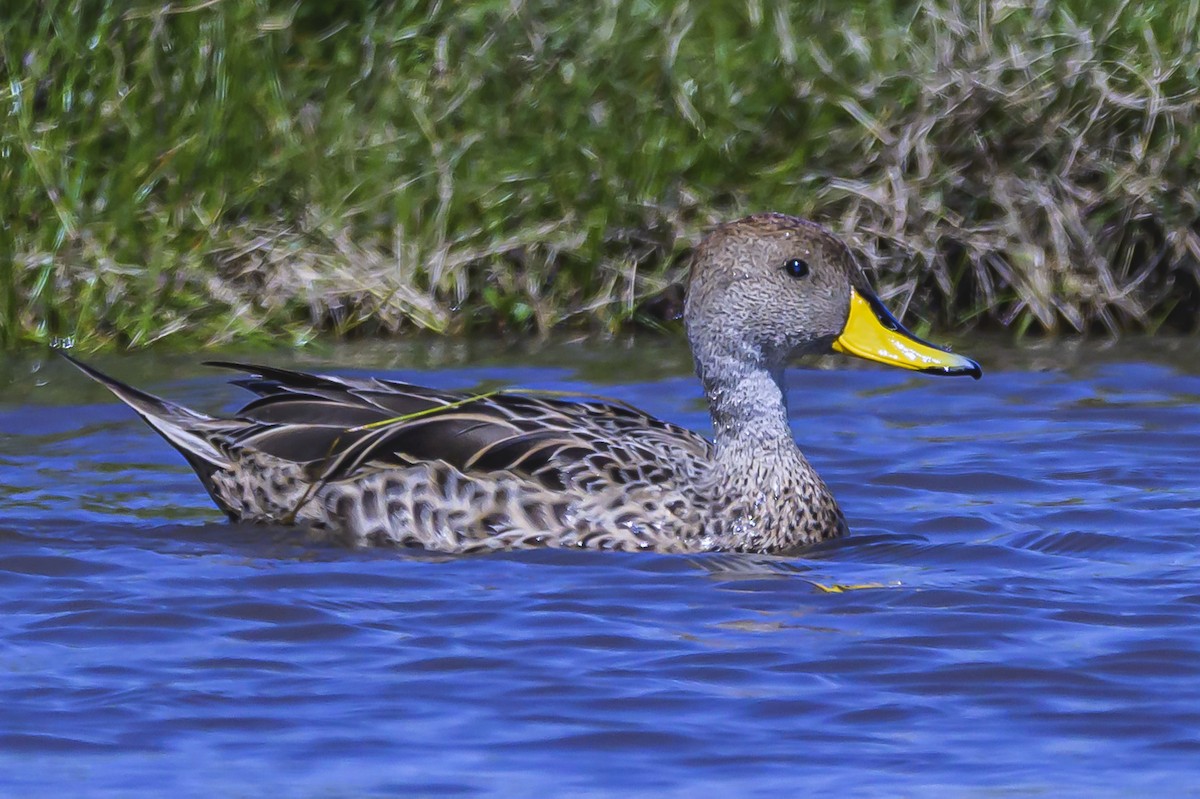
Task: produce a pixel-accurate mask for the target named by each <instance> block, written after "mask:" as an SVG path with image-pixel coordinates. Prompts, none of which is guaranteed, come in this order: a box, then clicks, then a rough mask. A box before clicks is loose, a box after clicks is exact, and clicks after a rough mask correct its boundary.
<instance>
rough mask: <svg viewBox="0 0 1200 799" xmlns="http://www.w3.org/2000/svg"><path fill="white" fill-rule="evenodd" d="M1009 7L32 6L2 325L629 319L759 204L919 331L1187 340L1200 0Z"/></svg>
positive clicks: (22, 58)
mask: <svg viewBox="0 0 1200 799" xmlns="http://www.w3.org/2000/svg"><path fill="white" fill-rule="evenodd" d="M1020 5H1021V4H1014V3H1007V2H1000V0H996V2H990V3H989V2H983V3H974V2H967V1H966V0H916V2H900V0H891V2H887V1H886V0H854V1H853V2H849V3H845V4H842V3H792V2H788V1H787V0H747V1H746V2H744V3H706V2H702V0H690V1H689V0H660V1H659V2H652V1H651V0H603V1H602V2H595V3H558V2H549V1H548V0H540V1H535V0H529V1H528V2H523V1H522V0H482V1H481V2H470V3H469V2H464V3H457V2H454V3H451V2H419V1H418V0H392V1H391V2H383V1H377V2H368V0H357V2H346V3H341V4H317V3H309V4H305V3H284V2H269V1H268V0H191V2H179V3H171V4H164V3H162V2H161V1H160V2H149V0H127V1H126V2H117V0H24V2H20V1H19V2H17V3H16V4H15V7H14V8H12V9H10V12H9V13H8V14H5V15H4V18H3V20H0V186H2V187H3V192H4V194H3V202H2V203H0V209H2V211H0V214H2V217H0V218H2V220H3V227H4V230H3V235H0V344H3V345H5V346H9V347H11V346H15V345H18V344H20V343H21V342H31V341H45V340H48V339H50V338H52V337H55V336H66V335H75V336H76V337H77V338H79V339H80V340H81V341H83V343H84V344H86V345H93V346H98V345H101V344H104V343H106V342H113V343H119V344H128V345H144V344H147V343H149V342H151V341H154V340H157V339H161V338H163V337H166V336H170V337H172V339H173V340H175V341H179V342H187V343H189V344H194V343H221V342H227V341H230V340H235V339H236V340H246V339H253V338H262V339H270V340H275V341H299V340H304V339H305V338H307V337H310V336H311V335H313V334H314V333H315V332H317V331H332V332H334V333H336V334H348V333H351V332H354V333H356V334H372V333H378V332H392V331H397V330H403V329H405V328H406V327H411V326H419V327H422V328H428V329H432V330H435V331H445V332H458V331H464V330H478V329H491V330H494V329H497V328H503V329H535V330H546V329H549V328H551V327H554V326H557V325H560V324H564V323H566V324H579V325H584V326H588V327H594V328H599V329H612V328H614V327H617V326H620V325H622V324H625V323H627V322H629V321H630V320H632V319H636V318H643V317H646V316H647V315H648V314H647V313H646V312H645V311H642V310H639V303H640V301H641V300H642V299H643V298H645V297H647V296H649V295H650V294H653V293H654V292H656V291H658V290H660V289H661V288H663V287H664V286H666V285H668V284H669V283H670V282H671V281H672V280H675V279H677V278H678V277H679V270H680V267H681V263H682V262H683V261H682V259H681V258H680V257H679V256H680V255H681V254H683V253H684V252H685V251H686V248H687V247H688V246H689V244H691V243H692V242H694V241H695V240H696V238H697V236H698V235H699V234H700V233H701V232H702V231H703V229H704V228H705V226H706V225H708V224H711V223H712V222H715V221H719V220H722V219H727V218H731V217H734V216H737V215H740V214H742V213H746V212H749V211H755V210H778V211H784V212H788V213H795V214H801V215H806V216H811V217H813V218H815V219H817V220H819V221H823V222H825V223H826V224H828V225H829V226H831V227H832V228H834V229H835V230H837V231H839V232H840V233H842V234H844V235H846V236H847V238H848V239H850V240H851V241H852V242H853V243H854V245H855V246H856V247H857V248H858V250H859V252H860V253H861V254H862V256H863V259H864V262H865V263H866V264H867V265H868V267H869V268H870V269H871V271H872V272H873V277H874V280H875V281H876V284H877V286H879V287H880V288H881V289H882V290H883V294H884V295H885V297H887V298H889V303H890V304H891V305H892V306H893V307H894V308H895V309H896V310H897V311H898V312H905V313H906V315H907V316H908V317H909V319H910V321H912V317H913V316H915V317H917V318H918V319H919V320H922V321H923V322H924V323H925V324H928V325H931V326H935V327H948V326H954V325H964V324H966V325H972V324H977V323H985V322H986V323H995V324H999V325H1005V326H1009V327H1010V328H1011V329H1013V330H1015V331H1017V332H1018V333H1020V332H1024V331H1025V330H1026V329H1031V330H1050V331H1054V330H1092V329H1105V328H1107V329H1109V330H1112V331H1117V330H1127V329H1148V330H1155V329H1158V328H1159V327H1160V326H1161V325H1163V324H1164V323H1168V324H1169V326H1171V327H1173V328H1180V327H1181V328H1185V329H1194V328H1195V327H1196V325H1197V318H1198V313H1200V132H1198V131H1197V128H1196V125H1195V123H1196V120H1197V119H1200V89H1198V88H1197V87H1198V86H1200V3H1197V2H1196V0H1191V1H1190V2H1168V1H1167V0H1161V1H1160V2H1148V3H1140V4H1135V3H1131V2H1122V1H1119V0H1098V1H1096V2H1089V0H1073V1H1072V2H1059V3H1039V4H1033V5H1034V8H1023V7H1019V6H1020ZM335 8H336V10H330V9H335ZM318 9H319V10H318Z"/></svg>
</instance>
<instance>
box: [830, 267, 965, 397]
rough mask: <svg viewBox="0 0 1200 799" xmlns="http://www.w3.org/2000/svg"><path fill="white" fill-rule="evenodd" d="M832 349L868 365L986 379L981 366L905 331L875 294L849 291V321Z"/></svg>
mask: <svg viewBox="0 0 1200 799" xmlns="http://www.w3.org/2000/svg"><path fill="white" fill-rule="evenodd" d="M833 348H834V349H835V350H837V351H838V352H844V353H846V354H848V355H857V356H858V357H860V358H866V359H867V360H868V361H878V362H879V363H886V364H889V365H890V366H899V367H900V368H902V369H914V370H916V371H918V372H930V373H932V374H939V375H970V376H971V377H973V378H975V379H976V380H978V379H979V378H980V377H982V376H983V370H982V369H980V368H979V364H977V363H975V361H973V360H971V359H970V358H965V357H963V356H962V355H955V354H954V353H953V352H950V351H949V350H945V349H942V348H941V347H938V346H935V345H933V344H930V343H929V342H928V341H922V340H921V339H919V338H917V337H916V336H914V335H913V334H912V333H909V332H908V331H907V330H905V329H904V326H903V325H901V324H900V323H899V322H898V321H896V317H894V316H892V314H891V313H890V312H889V311H888V309H887V308H885V307H884V305H883V303H882V302H881V301H880V300H879V298H878V297H876V296H875V295H873V294H870V295H868V296H865V297H864V296H863V295H862V294H860V293H859V292H858V291H857V290H855V289H851V290H850V318H849V319H847V320H846V327H845V328H844V329H843V330H842V334H841V335H840V336H838V337H837V340H835V341H834V342H833Z"/></svg>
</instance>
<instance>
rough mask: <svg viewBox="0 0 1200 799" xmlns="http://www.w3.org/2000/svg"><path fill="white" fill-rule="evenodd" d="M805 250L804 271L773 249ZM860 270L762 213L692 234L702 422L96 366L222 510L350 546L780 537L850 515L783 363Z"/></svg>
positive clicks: (818, 232)
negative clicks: (171, 376)
mask: <svg viewBox="0 0 1200 799" xmlns="http://www.w3.org/2000/svg"><path fill="white" fill-rule="evenodd" d="M793 257H794V258H802V259H804V261H805V262H806V264H808V265H809V267H810V270H811V272H810V274H808V275H807V276H806V277H805V279H804V280H802V281H798V280H796V279H794V277H789V276H787V275H786V274H784V273H783V271H782V270H781V269H780V267H779V265H780V264H782V263H784V262H785V261H787V260H788V259H789V258H793ZM851 285H854V286H856V287H857V286H859V285H865V281H864V280H863V277H862V275H861V274H860V273H859V271H858V268H857V266H856V265H855V263H854V261H853V259H852V258H851V256H850V254H849V252H848V251H847V250H846V248H845V246H844V245H843V244H842V243H841V242H840V241H839V240H838V239H837V238H836V237H834V236H833V235H832V234H830V233H829V232H827V231H825V230H824V229H822V228H820V227H818V226H816V225H814V224H812V223H810V222H805V221H803V220H798V219H794V218H791V217H786V216H781V215H777V214H764V215H759V216H754V217H749V218H747V219H744V220H741V221H738V222H735V223H731V224H727V225H724V226H721V227H719V228H717V229H716V230H715V231H714V232H713V233H712V234H711V235H710V236H709V237H708V238H707V239H706V240H705V241H704V242H703V243H702V244H701V245H700V246H699V247H698V248H697V252H696V255H695V260H694V264H693V268H692V274H691V279H690V288H689V293H688V298H687V306H686V311H685V319H686V322H687V329H688V335H689V339H690V341H691V344H692V348H693V352H694V354H695V358H696V365H697V372H698V374H699V376H700V379H701V381H702V383H703V384H704V389H705V394H706V396H707V398H708V401H709V404H710V406H711V410H712V416H713V424H714V429H715V432H716V436H715V441H714V442H713V443H710V442H708V441H706V440H705V439H703V438H702V437H700V436H699V435H697V434H695V433H693V432H690V431H688V430H685V429H682V428H680V427H677V426H675V425H672V424H668V423H666V422H663V421H660V420H658V419H654V418H652V417H650V416H648V415H646V414H644V413H642V412H640V411H638V410H635V409H633V408H630V407H628V406H625V405H622V404H619V403H615V402H609V401H604V400H593V399H576V398H571V399H568V398H562V397H553V396H548V395H538V394H510V393H499V394H494V395H491V396H485V397H476V398H472V397H471V396H470V395H468V394H463V393H457V392H450V391H439V390H434V389H430V388H423V387H419V386H413V385H408V384H405V383H399V382H395V381H390V380H381V379H348V378H338V377H330V376H322V375H312V374H305V373H301V372H294V371H289V370H285V369H275V368H271V367H265V366H249V365H241V364H228V363H227V364H218V365H222V366H228V367H231V368H234V369H238V370H241V371H243V372H245V373H247V374H248V375H249V376H247V377H244V378H241V379H239V380H237V381H236V382H237V383H238V384H239V385H241V386H243V387H245V388H247V389H249V390H250V391H252V392H254V393H255V394H256V395H257V398H256V399H254V400H253V401H251V402H250V403H249V404H248V405H246V406H245V407H244V408H243V409H242V410H241V411H239V412H238V413H237V414H236V415H235V416H234V417H233V418H229V419H215V418H212V417H208V416H203V415H201V414H197V413H194V412H191V411H188V410H186V409H182V408H180V407H179V406H175V405H172V404H170V403H167V402H164V401H162V400H159V399H157V398H155V397H152V396H151V395H148V394H145V393H143V392H140V391H137V390H136V389H132V388H130V387H128V386H125V385H123V384H121V383H119V382H117V381H115V380H112V379H111V378H108V377H106V376H104V375H102V374H100V373H98V372H96V371H95V370H93V369H90V368H88V367H86V366H83V365H82V364H81V365H80V366H81V368H83V369H84V370H85V371H86V372H87V373H88V374H89V375H90V376H92V377H93V378H95V379H96V380H98V381H100V382H101V383H103V384H105V385H106V386H108V387H109V388H110V389H112V390H113V392H114V393H116V394H117V396H118V397H120V398H121V399H122V400H124V401H125V402H127V403H129V404H130V405H131V406H132V407H133V408H134V409H135V410H136V411H137V412H138V413H139V414H141V415H142V416H143V417H144V418H145V419H146V420H147V421H148V422H150V424H151V425H152V426H154V427H155V429H156V430H158V431H159V432H160V433H162V434H163V435H164V437H166V438H167V440H168V441H170V443H171V444H172V445H174V446H175V447H176V448H178V449H179V450H180V451H181V452H183V453H184V454H185V456H187V457H188V460H189V461H190V462H191V463H192V464H193V466H195V467H196V469H197V472H198V474H199V475H200V478H201V480H202V481H203V482H204V484H205V486H206V488H207V489H208V491H209V493H210V494H211V495H212V496H213V498H214V500H215V501H216V502H217V504H218V505H219V506H220V507H221V508H222V509H223V510H224V511H225V512H226V513H227V514H228V515H229V516H230V517H232V518H234V519H245V520H254V521H263V522H272V523H286V524H291V523H294V524H297V525H302V526H304V527H306V528H308V529H310V530H312V531H313V532H314V533H316V534H318V535H321V536H323V537H326V538H329V539H333V540H338V541H344V542H347V543H349V544H353V545H378V546H421V547H426V548H428V549H433V550H440V551H445V552H475V551H483V550H496V549H517V548H526V547H540V546H563V547H593V548H598V549H621V550H638V549H645V550H657V551H663V552H697V551H709V550H739V551H758V552H780V551H789V550H794V549H796V548H798V547H801V546H804V545H806V544H810V543H812V542H815V541H819V540H821V539H824V538H829V537H832V536H837V535H840V534H842V533H844V532H845V530H846V525H845V521H844V519H843V517H842V513H841V511H840V510H839V509H838V506H837V503H836V502H835V501H834V499H833V497H832V496H831V495H830V493H829V491H828V489H827V488H826V487H825V484H824V483H823V482H822V481H821V479H820V478H819V477H818V476H817V474H816V472H815V471H814V470H813V469H812V467H811V466H810V465H809V463H808V461H807V460H805V458H804V456H803V455H802V454H801V453H800V451H799V450H798V449H797V448H796V445H795V443H794V442H793V440H792V437H791V430H790V427H789V423H788V417H787V410H786V407H785V402H784V399H785V392H784V389H783V384H782V380H783V371H784V364H785V361H786V359H787V358H788V357H789V356H791V355H793V354H795V353H804V352H826V351H828V349H829V345H830V342H831V341H833V339H834V338H835V337H836V336H837V335H838V334H839V332H840V331H841V330H842V328H843V326H844V325H845V324H846V319H847V313H848V311H847V307H848V302H849V291H850V287H851Z"/></svg>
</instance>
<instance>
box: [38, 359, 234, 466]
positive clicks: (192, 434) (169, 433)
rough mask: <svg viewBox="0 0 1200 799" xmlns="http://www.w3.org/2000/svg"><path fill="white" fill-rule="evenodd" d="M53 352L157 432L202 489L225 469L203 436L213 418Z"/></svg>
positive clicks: (226, 462)
mask: <svg viewBox="0 0 1200 799" xmlns="http://www.w3.org/2000/svg"><path fill="white" fill-rule="evenodd" d="M55 352H57V353H58V354H59V355H61V356H62V357H64V358H66V359H67V360H68V361H70V362H71V363H73V364H74V365H75V367H76V368H78V369H79V371H81V372H83V373H84V374H85V375H87V376H88V377H90V378H92V379H93V380H95V381H96V382H97V383H99V384H100V385H102V386H104V387H105V388H107V389H108V390H109V391H111V392H112V393H113V394H116V395H117V399H119V400H121V401H122V402H124V403H125V404H126V405H128V406H129V407H130V408H133V409H134V410H135V411H136V412H137V414H138V416H141V417H142V419H144V420H145V421H146V424H148V425H150V426H151V427H153V428H154V429H155V430H156V431H158V434H159V435H161V436H162V437H163V438H165V439H166V440H167V442H168V443H169V444H170V445H171V446H173V447H174V448H175V449H177V450H179V452H180V453H182V454H183V457H185V458H187V460H188V463H190V464H191V465H192V468H193V469H195V470H196V473H197V474H199V475H200V478H201V479H202V480H203V481H204V483H205V485H206V486H207V485H208V482H209V481H208V478H209V476H210V475H211V474H212V473H213V472H214V471H218V470H221V469H227V468H229V466H230V460H229V458H228V457H227V456H226V455H225V454H224V453H222V452H221V450H219V449H218V448H217V447H216V446H215V445H214V443H213V442H212V441H211V440H210V439H209V437H208V436H206V435H205V432H206V431H205V427H206V425H205V423H212V422H214V421H216V420H214V419H213V417H211V416H205V415H204V414H202V413H197V412H196V411H193V410H192V409H190V408H185V407H183V406H182V405H176V404H175V403H173V402H168V401H166V400H164V399H160V398H159V397H156V396H154V395H153V394H148V393H146V392H145V391H141V390H140V389H136V388H134V387H133V386H130V385H126V384H125V383H122V382H121V381H119V380H114V379H113V378H111V377H109V376H108V375H106V374H104V373H103V372H100V371H98V370H96V369H93V368H92V367H90V366H88V365H87V364H86V363H83V362H82V361H80V360H77V359H75V358H73V357H71V356H70V355H68V354H67V353H65V352H63V351H62V350H55Z"/></svg>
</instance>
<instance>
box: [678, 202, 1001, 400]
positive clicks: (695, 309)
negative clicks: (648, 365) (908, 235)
mask: <svg viewBox="0 0 1200 799" xmlns="http://www.w3.org/2000/svg"><path fill="white" fill-rule="evenodd" d="M684 320H685V322H686V324H687V328H688V336H689V338H690V339H691V341H692V346H693V349H694V350H695V351H696V356H697V359H698V360H700V361H701V362H703V361H705V360H706V359H707V358H708V357H709V356H718V357H719V356H722V355H724V356H730V357H734V358H738V359H743V360H745V359H748V360H752V361H756V362H758V363H760V364H762V365H763V366H766V367H767V368H770V369H776V368H781V367H782V365H783V363H784V362H785V361H786V360H787V358H788V357H789V356H790V355H793V354H817V353H827V352H829V351H830V350H831V349H833V350H836V351H838V352H843V353H847V354H850V355H857V356H858V357H860V358H866V359H868V360H872V361H879V362H880V363H886V364H889V365H891V366H899V367H901V368H904V369H914V370H916V371H921V372H929V373H932V374H940V375H970V376H972V377H975V378H978V377H980V376H981V375H982V371H981V370H980V368H979V364H977V363H975V361H973V360H971V359H970V358H965V357H963V356H961V355H956V354H954V353H952V352H949V351H948V350H946V349H943V348H942V347H938V346H936V345H934V344H930V343H929V342H927V341H922V340H921V339H919V338H917V337H916V336H914V335H913V334H912V333H910V332H908V331H907V330H905V329H904V327H903V326H902V325H901V324H900V323H899V322H898V321H896V318H895V317H893V316H892V315H891V313H889V312H888V310H887V308H886V307H884V305H883V303H882V302H881V301H880V300H879V298H878V297H877V296H876V295H875V292H874V291H872V290H871V287H870V285H869V284H868V283H867V279H866V277H865V275H863V272H862V270H861V269H860V268H859V266H858V263H857V262H856V261H855V259H854V256H853V255H852V254H851V253H850V250H849V249H848V248H847V247H846V245H845V244H844V243H843V242H842V241H841V240H840V239H839V238H838V237H837V236H835V235H833V234H832V233H831V232H829V231H828V230H826V229H825V228H823V227H821V226H819V225H816V224H814V223H812V222H808V221H805V220H803V219H798V218H796V217H791V216H785V215H783V214H756V215H754V216H749V217H746V218H745V219H739V220H737V221H736V222H729V223H727V224H724V225H721V226H720V227H718V228H716V229H715V230H713V231H712V233H710V234H709V235H708V237H706V238H705V239H704V241H702V242H701V243H700V245H699V246H698V247H697V248H696V252H695V254H694V256H693V259H692V271H691V277H690V280H689V285H688V293H687V302H686V305H685V308H684Z"/></svg>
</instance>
